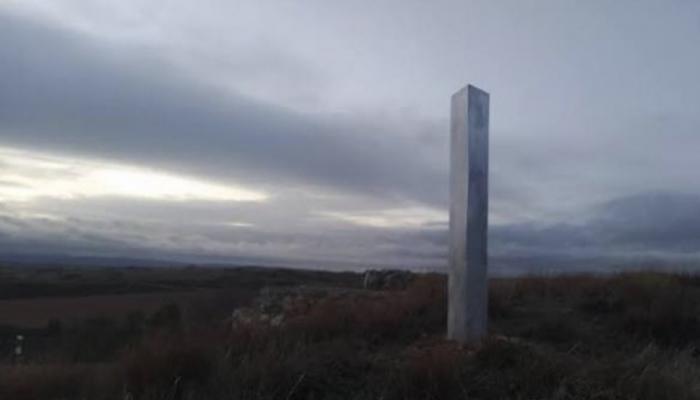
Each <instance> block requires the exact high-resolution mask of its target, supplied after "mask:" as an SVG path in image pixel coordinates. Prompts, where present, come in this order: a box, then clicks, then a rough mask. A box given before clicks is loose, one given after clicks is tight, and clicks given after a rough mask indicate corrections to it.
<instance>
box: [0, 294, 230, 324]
mask: <svg viewBox="0 0 700 400" xmlns="http://www.w3.org/2000/svg"><path fill="white" fill-rule="evenodd" d="M222 290H226V289H200V290H196V291H178V292H160V293H139V294H111V295H93V296H80V297H44V298H33V299H11V300H0V325H5V326H7V325H11V326H14V327H18V328H42V327H45V326H46V325H47V323H48V322H49V321H50V320H54V319H55V320H62V321H69V320H77V319H85V318H91V317H102V316H106V317H109V318H114V319H118V320H121V319H124V318H125V317H126V316H127V315H128V314H129V313H131V312H135V311H141V312H144V313H146V314H150V313H152V312H154V311H155V310H157V309H158V308H159V307H161V306H163V305H165V304H177V305H179V306H181V307H186V306H187V305H189V304H191V303H196V302H200V301H206V300H207V299H208V298H211V297H212V296H215V295H216V294H218V293H219V292H221V291H222Z"/></svg>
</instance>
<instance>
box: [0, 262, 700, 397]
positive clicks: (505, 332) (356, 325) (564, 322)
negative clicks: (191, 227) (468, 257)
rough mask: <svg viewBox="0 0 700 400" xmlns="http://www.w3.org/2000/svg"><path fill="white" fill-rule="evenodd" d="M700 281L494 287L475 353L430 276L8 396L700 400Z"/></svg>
mask: <svg viewBox="0 0 700 400" xmlns="http://www.w3.org/2000/svg"><path fill="white" fill-rule="evenodd" d="M698 282H699V281H698V280H697V279H694V278H692V277H686V276H671V275H662V274H648V273H643V274H641V273H640V274H625V275H619V276H612V277H591V276H569V277H555V278H537V277H526V278H522V279H516V280H494V281H492V284H491V288H490V295H489V297H490V309H489V314H490V320H491V328H492V330H493V334H492V335H491V337H490V338H489V339H488V340H486V341H485V342H483V343H481V344H480V345H478V346H473V347H461V346H458V345H457V344H455V343H451V342H447V341H445V340H443V334H444V325H445V308H446V304H445V290H444V288H445V280H444V277H441V276H437V275H426V276H421V277H420V278H419V279H417V280H415V281H414V283H413V284H412V285H410V286H409V288H408V289H406V290H405V291H396V292H391V293H388V292H361V291H360V292H344V293H343V294H339V295H329V296H327V297H325V298H322V299H320V300H318V301H316V302H314V303H312V304H305V305H304V306H303V307H301V306H300V307H291V309H290V310H289V311H288V314H287V315H286V318H285V323H284V324H283V325H281V326H272V325H270V324H266V323H262V322H260V321H251V322H250V323H247V324H238V325H236V326H235V327H233V328H232V327H230V326H229V325H226V326H223V325H221V326H219V327H218V328H212V327H211V324H204V325H198V324H193V323H192V322H187V321H183V322H182V326H180V327H179V328H177V329H173V326H168V325H167V324H166V325H160V326H159V327H158V328H157V329H155V328H148V329H146V330H145V331H144V333H143V335H141V336H140V337H139V340H138V341H136V342H132V343H131V344H128V345H126V346H125V347H123V348H122V349H121V351H120V352H119V353H118V356H117V357H115V358H111V359H110V360H111V364H107V365H105V364H90V365H86V364H61V365H56V364H53V365H49V364H47V365H23V366H18V367H4V368H3V369H2V370H0V373H1V374H2V375H1V376H0V398H3V399H4V398H11V399H19V400H23V399H26V400H34V399H37V400H38V399H42V400H44V399H82V398H91V399H92V398H96V399H101V398H105V399H106V398H114V399H124V396H125V394H127V393H128V394H129V395H131V396H133V398H134V399H135V400H137V399H145V400H154V399H168V400H170V399H173V400H174V399H182V400H186V399H189V400H194V399H284V400H289V399H345V398H352V399H378V398H381V399H387V400H392V399H397V400H398V399H416V400H419V399H420V400H424V399H455V398H464V399H544V400H546V399H552V400H553V399H559V400H563V399H571V400H575V399H591V398H595V399H610V400H613V399H662V400H663V399H698V398H700V362H699V361H698V351H696V350H695V349H696V348H697V346H698V345H700V341H698V338H699V336H698V335H697V334H698V331H697V317H696V315H697V312H698V311H699V310H698V306H699V305H700V285H699V284H698ZM150 318H151V319H152V318H153V317H152V316H151V317H150ZM166 328H167V329H166ZM93 366H99V367H98V368H93Z"/></svg>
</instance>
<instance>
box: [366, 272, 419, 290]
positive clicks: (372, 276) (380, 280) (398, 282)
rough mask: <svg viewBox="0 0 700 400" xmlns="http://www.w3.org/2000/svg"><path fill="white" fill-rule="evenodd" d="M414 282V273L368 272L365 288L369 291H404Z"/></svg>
mask: <svg viewBox="0 0 700 400" xmlns="http://www.w3.org/2000/svg"><path fill="white" fill-rule="evenodd" d="M412 280H413V273H411V272H409V271H401V270H391V269H388V270H374V269H372V270H368V271H365V274H364V285H363V286H364V288H365V289H368V290H403V289H406V287H407V286H408V284H409V283H410V282H411V281H412Z"/></svg>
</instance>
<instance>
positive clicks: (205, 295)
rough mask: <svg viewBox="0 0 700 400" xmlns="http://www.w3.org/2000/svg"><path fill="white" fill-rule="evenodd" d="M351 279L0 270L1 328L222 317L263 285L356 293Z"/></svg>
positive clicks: (278, 272)
mask: <svg viewBox="0 0 700 400" xmlns="http://www.w3.org/2000/svg"><path fill="white" fill-rule="evenodd" d="M359 281H360V280H359V278H358V276H356V275H355V274H349V273H345V274H343V273H340V274H339V273H328V272H316V271H301V270H299V271H296V270H287V269H275V268H255V267H245V268H211V267H185V268H183V267H179V268H155V267H150V268H146V267H144V268H140V267H133V268H105V267H41V266H0V326H1V327H6V328H19V329H21V328H25V329H32V328H34V329H35V328H43V327H46V325H47V323H48V322H49V321H50V320H60V321H62V322H70V321H72V320H81V319H86V318H92V317H107V318H110V319H113V320H123V319H124V318H125V317H126V316H127V315H128V314H129V313H133V312H141V313H144V314H147V315H148V314H151V313H153V312H154V311H155V310H157V309H159V308H160V307H163V306H164V305H167V304H176V305H178V306H179V307H180V308H181V309H182V310H184V311H189V312H192V313H200V312H201V310H192V309H193V308H197V307H198V305H201V304H207V305H208V306H209V307H210V308H211V307H212V305H214V304H215V305H216V306H217V307H218V308H219V309H218V310H216V311H215V312H217V313H218V315H221V316H225V315H227V314H229V313H230V312H232V311H233V308H234V307H236V306H239V305H241V304H242V303H245V302H246V301H248V300H250V299H251V298H252V297H253V296H254V295H255V294H257V292H258V291H259V290H260V288H262V287H264V286H287V285H296V284H330V285H341V286H352V285H355V284H359Z"/></svg>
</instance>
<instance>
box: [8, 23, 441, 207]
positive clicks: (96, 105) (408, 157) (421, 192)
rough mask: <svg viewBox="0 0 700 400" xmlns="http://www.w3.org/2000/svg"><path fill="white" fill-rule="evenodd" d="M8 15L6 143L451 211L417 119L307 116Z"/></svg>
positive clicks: (59, 30) (62, 31)
mask: <svg viewBox="0 0 700 400" xmlns="http://www.w3.org/2000/svg"><path fill="white" fill-rule="evenodd" d="M0 18H2V21H1V22H2V23H0V58H2V59H3V63H1V64H0V105H1V107H0V123H1V124H2V127H1V129H2V139H3V142H5V143H10V144H17V145H23V146H30V147H34V148H37V147H38V148H42V149H53V150H57V151H62V152H68V153H82V154H90V155H95V156H101V157H107V158H112V159H117V160H130V161H136V162H141V163H146V164H148V165H155V166H163V167H167V168H169V169H171V170H175V171H185V172H190V173H196V174H198V175H206V176H213V177H217V178H224V179H226V178H228V179H231V178H234V179H236V180H237V181H239V182H240V181H243V182H247V183H255V184H258V185H265V186H270V185H279V184H285V185H290V183H289V181H290V180H291V181H292V183H291V184H292V185H293V184H295V183H308V184H318V185H324V186H329V187H332V188H335V189H337V190H342V191H347V190H349V191H362V192H366V193H371V194H373V195H377V196H395V197H399V198H400V197H408V198H410V199H412V200H420V201H424V202H428V203H432V204H436V203H437V204H444V198H445V195H444V193H443V192H444V190H443V188H444V186H445V182H446V179H445V168H446V166H442V167H437V166H435V165H431V164H430V163H429V162H427V161H426V160H424V159H423V158H424V157H425V156H424V154H425V153H426V150H424V149H423V147H424V146H421V143H420V139H419V138H418V137H417V135H416V134H418V133H421V132H420V131H418V132H415V133H416V134H414V135H413V136H411V135H410V134H409V135H406V134H401V135H399V134H396V130H397V129H401V128H406V129H407V130H409V131H415V129H416V128H415V127H411V125H410V124H409V123H407V124H406V125H405V126H399V127H397V126H384V125H383V123H381V122H376V121H375V122H373V121H370V120H368V121H365V122H362V121H348V120H347V119H345V118H342V117H341V118H332V116H324V115H302V114H300V113H297V112H292V111H289V110H285V109H283V108H281V107H277V106H272V105H265V104H262V103H257V102H255V101H252V100H250V99H246V98H245V97H243V96H241V95H236V94H230V93H222V92H220V91H216V90H211V88H209V87H207V86H205V85H203V84H198V83H197V82H196V81H193V80H192V79H188V77H186V76H179V75H178V74H177V73H176V72H170V73H169V72H168V71H167V69H166V70H165V72H160V69H157V66H153V65H147V66H145V67H144V66H142V60H141V57H138V56H132V57H129V58H127V59H126V60H121V59H119V58H118V52H116V51H111V49H106V50H105V49H96V48H95V47H94V43H91V42H90V41H89V40H87V39H85V38H81V37H79V36H77V35H76V34H71V33H70V32H66V31H64V30H61V29H58V28H53V29H52V28H47V27H45V26H43V25H39V24H37V23H35V22H32V21H28V20H22V19H18V18H15V17H10V16H8V15H0ZM137 55H138V54H137ZM143 59H145V60H146V61H145V63H146V64H147V63H148V60H150V58H149V57H147V56H146V57H143ZM154 62H155V61H154ZM411 122H412V123H416V124H418V123H420V122H419V121H411ZM431 156H432V154H431Z"/></svg>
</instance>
